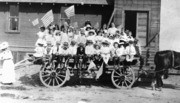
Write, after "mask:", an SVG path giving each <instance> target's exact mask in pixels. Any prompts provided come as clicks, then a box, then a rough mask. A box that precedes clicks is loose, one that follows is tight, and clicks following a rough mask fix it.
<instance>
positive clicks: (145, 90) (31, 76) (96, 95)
mask: <svg viewBox="0 0 180 103" xmlns="http://www.w3.org/2000/svg"><path fill="white" fill-rule="evenodd" d="M39 69H40V67H39V66H34V65H33V66H29V67H23V68H20V69H17V70H16V74H17V75H16V77H17V82H16V83H15V84H13V85H12V86H6V85H1V86H0V103H32V102H33V103H142V102H144V103H180V98H179V95H180V76H178V75H175V76H174V75H173V76H172V75H171V76H170V77H169V78H168V79H166V80H164V88H163V90H162V91H152V90H151V87H150V85H149V84H147V83H138V84H136V85H135V86H134V87H133V88H131V89H116V88H114V87H113V86H112V84H111V82H110V81H109V80H105V81H104V80H103V82H100V81H98V82H95V81H90V82H91V84H92V85H91V86H89V85H87V84H86V83H85V84H81V85H76V80H75V79H72V80H71V82H68V83H67V84H66V86H64V87H61V88H58V89H50V88H46V87H44V86H43V85H42V84H41V82H40V80H39V77H38V71H39ZM105 79H107V78H105ZM85 81H87V80H85Z"/></svg>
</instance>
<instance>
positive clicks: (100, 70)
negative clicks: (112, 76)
mask: <svg viewBox="0 0 180 103" xmlns="http://www.w3.org/2000/svg"><path fill="white" fill-rule="evenodd" d="M102 74H103V63H102V64H101V67H100V68H99V70H98V71H97V72H96V80H97V79H99V77H100V76H101V75H102Z"/></svg>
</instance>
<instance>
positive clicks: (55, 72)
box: [39, 65, 69, 88]
mask: <svg viewBox="0 0 180 103" xmlns="http://www.w3.org/2000/svg"><path fill="white" fill-rule="evenodd" d="M67 71H68V69H66V68H60V69H55V66H53V65H47V66H44V67H42V69H41V70H40V72H39V77H40V80H41V82H42V83H43V84H44V86H46V87H49V88H58V87H61V86H63V85H64V84H65V83H66V81H67V78H68V74H69V73H67Z"/></svg>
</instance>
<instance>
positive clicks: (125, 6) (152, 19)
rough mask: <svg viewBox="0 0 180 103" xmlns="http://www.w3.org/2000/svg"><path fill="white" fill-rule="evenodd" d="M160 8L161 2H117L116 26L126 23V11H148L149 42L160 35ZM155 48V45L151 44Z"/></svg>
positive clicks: (121, 0) (159, 0) (129, 0)
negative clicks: (156, 35)
mask: <svg viewBox="0 0 180 103" xmlns="http://www.w3.org/2000/svg"><path fill="white" fill-rule="evenodd" d="M160 6H161V0H115V8H116V9H117V11H116V13H115V17H114V22H115V23H116V25H121V24H123V23H124V11H125V10H136V11H148V12H149V25H148V36H147V39H148V41H149V40H150V39H151V38H153V36H154V35H155V34H157V33H159V30H160ZM151 45H152V46H154V45H155V44H154V43H151Z"/></svg>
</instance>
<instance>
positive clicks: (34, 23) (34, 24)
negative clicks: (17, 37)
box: [32, 18, 39, 26]
mask: <svg viewBox="0 0 180 103" xmlns="http://www.w3.org/2000/svg"><path fill="white" fill-rule="evenodd" d="M32 24H33V26H36V25H38V24H39V19H38V18H37V19H35V20H33V21H32Z"/></svg>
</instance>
